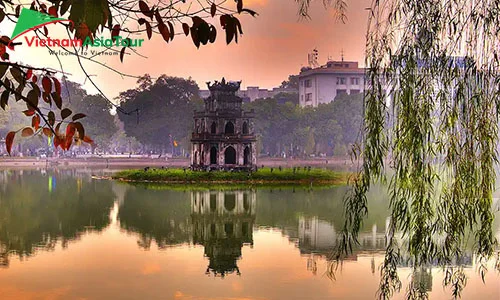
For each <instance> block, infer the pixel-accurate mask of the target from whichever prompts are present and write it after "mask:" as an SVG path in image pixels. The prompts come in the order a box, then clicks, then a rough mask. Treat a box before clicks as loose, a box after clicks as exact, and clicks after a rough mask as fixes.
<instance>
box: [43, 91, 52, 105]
mask: <svg viewBox="0 0 500 300" xmlns="http://www.w3.org/2000/svg"><path fill="white" fill-rule="evenodd" d="M42 99H43V101H45V102H46V103H49V104H51V101H50V94H49V93H46V92H43V94H42Z"/></svg>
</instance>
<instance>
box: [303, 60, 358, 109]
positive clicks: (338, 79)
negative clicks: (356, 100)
mask: <svg viewBox="0 0 500 300" xmlns="http://www.w3.org/2000/svg"><path fill="white" fill-rule="evenodd" d="M364 80H365V69H363V68H359V67H358V62H354V61H329V62H328V63H327V64H326V65H324V66H321V67H318V68H314V69H312V68H302V70H301V72H300V74H299V104H300V106H302V107H304V106H313V107H317V106H318V105H319V104H324V103H330V102H332V101H333V100H334V99H335V97H337V95H340V94H359V93H362V92H363V91H364Z"/></svg>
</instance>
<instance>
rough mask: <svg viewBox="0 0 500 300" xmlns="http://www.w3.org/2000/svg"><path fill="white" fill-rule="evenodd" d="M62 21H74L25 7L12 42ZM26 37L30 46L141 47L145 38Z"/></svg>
mask: <svg viewBox="0 0 500 300" xmlns="http://www.w3.org/2000/svg"><path fill="white" fill-rule="evenodd" d="M61 22H69V23H73V21H71V20H67V19H63V18H56V17H53V16H51V15H48V14H44V13H41V12H38V11H35V10H31V9H27V8H23V9H22V11H21V13H20V14H19V18H18V21H17V23H16V27H15V28H14V32H13V33H12V36H11V38H10V42H13V41H14V40H15V39H17V38H19V37H20V36H22V35H24V34H25V33H28V32H30V31H33V30H35V29H38V28H40V27H43V26H45V25H48V24H52V23H61ZM24 39H25V41H26V43H27V44H28V46H29V47H46V46H48V47H55V46H63V47H69V46H75V47H89V46H90V47H100V46H105V47H112V46H121V47H140V46H142V43H143V42H144V39H130V38H126V39H124V38H122V37H120V36H115V37H113V38H112V39H105V38H94V39H92V38H91V37H90V36H88V37H86V38H85V40H81V39H76V38H73V39H69V38H64V39H54V38H50V37H47V38H46V39H41V38H38V37H35V36H33V37H30V38H29V37H27V36H24Z"/></svg>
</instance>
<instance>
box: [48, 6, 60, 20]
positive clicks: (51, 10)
mask: <svg viewBox="0 0 500 300" xmlns="http://www.w3.org/2000/svg"><path fill="white" fill-rule="evenodd" d="M49 15H51V16H53V17H54V18H57V17H58V15H57V8H56V7H55V6H51V7H49Z"/></svg>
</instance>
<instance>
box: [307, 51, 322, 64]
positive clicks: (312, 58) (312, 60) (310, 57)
mask: <svg viewBox="0 0 500 300" xmlns="http://www.w3.org/2000/svg"><path fill="white" fill-rule="evenodd" d="M307 61H308V63H309V67H311V68H315V67H318V66H319V64H318V49H316V48H314V49H313V51H312V52H311V53H309V54H307Z"/></svg>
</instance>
